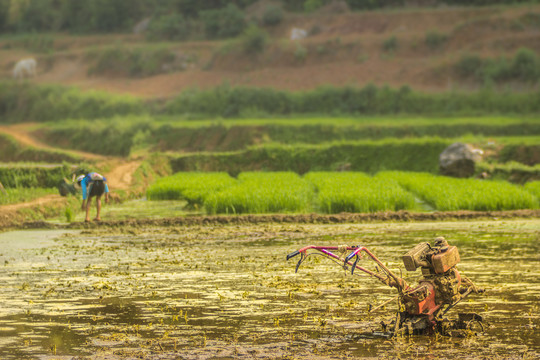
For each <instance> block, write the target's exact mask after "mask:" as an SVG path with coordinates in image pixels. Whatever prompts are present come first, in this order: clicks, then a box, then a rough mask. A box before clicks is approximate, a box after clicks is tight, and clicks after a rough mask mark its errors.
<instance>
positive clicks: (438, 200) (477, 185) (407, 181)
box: [378, 171, 539, 211]
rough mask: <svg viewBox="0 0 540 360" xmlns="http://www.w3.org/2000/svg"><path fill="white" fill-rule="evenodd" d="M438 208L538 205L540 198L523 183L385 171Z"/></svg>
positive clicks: (490, 208)
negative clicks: (523, 186) (522, 184)
mask: <svg viewBox="0 0 540 360" xmlns="http://www.w3.org/2000/svg"><path fill="white" fill-rule="evenodd" d="M378 175H379V176H384V177H385V178H388V179H394V180H395V181H397V182H398V183H399V184H400V185H401V186H403V187H404V188H405V189H407V190H408V191H411V192H413V193H414V194H416V195H417V196H418V197H420V198H422V199H423V200H424V201H425V202H426V203H428V204H429V205H431V206H433V207H434V208H435V209H437V210H444V211H448V210H449V211H452V210H476V211H494V210H516V209H536V208H538V207H539V201H538V199H537V198H536V197H535V196H534V195H533V194H531V193H530V192H528V191H527V190H525V189H523V188H522V187H521V186H519V185H513V184H510V183H508V182H504V181H491V180H480V179H456V178H450V177H445V176H436V175H432V174H428V173H409V172H399V171H391V172H382V173H380V174H378Z"/></svg>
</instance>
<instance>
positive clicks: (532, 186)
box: [524, 181, 540, 200]
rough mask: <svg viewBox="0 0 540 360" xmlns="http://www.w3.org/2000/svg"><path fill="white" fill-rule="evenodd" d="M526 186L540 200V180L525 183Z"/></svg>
mask: <svg viewBox="0 0 540 360" xmlns="http://www.w3.org/2000/svg"><path fill="white" fill-rule="evenodd" d="M524 188H525V190H527V191H528V192H530V193H531V194H533V195H534V196H536V197H537V198H538V199H539V200H540V181H531V182H528V183H526V184H525V186H524Z"/></svg>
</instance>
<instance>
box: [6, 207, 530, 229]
mask: <svg viewBox="0 0 540 360" xmlns="http://www.w3.org/2000/svg"><path fill="white" fill-rule="evenodd" d="M515 218H540V210H513V211H440V212H439V211H436V212H429V213H421V212H409V211H395V212H378V213H363V214H360V213H358V214H356V213H341V214H334V215H322V214H302V215H287V214H271V215H232V216H231V215H228V216H224V215H223V216H221V215H217V216H185V217H176V218H162V219H130V220H117V221H100V222H92V223H83V222H74V223H71V224H53V223H48V222H46V221H35V222H23V223H18V224H13V225H12V226H11V227H12V228H22V229H37V228H40V229H43V228H49V229H81V228H97V227H156V226H191V225H247V224H266V223H298V224H344V223H369V222H381V221H445V220H448V221H452V220H464V221H466V220H479V219H491V220H501V219H515ZM1 228H2V226H1V223H0V229H1Z"/></svg>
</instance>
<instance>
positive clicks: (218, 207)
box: [204, 172, 313, 214]
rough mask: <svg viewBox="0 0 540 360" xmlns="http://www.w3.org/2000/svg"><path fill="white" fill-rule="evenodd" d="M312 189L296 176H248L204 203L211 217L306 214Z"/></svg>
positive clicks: (262, 173) (294, 174)
mask: <svg viewBox="0 0 540 360" xmlns="http://www.w3.org/2000/svg"><path fill="white" fill-rule="evenodd" d="M312 198H313V189H312V187H311V186H310V185H309V184H308V183H307V182H306V180H304V179H302V178H301V177H300V176H299V175H298V174H296V173H293V172H272V173H265V172H245V173H241V174H240V175H239V176H238V183H237V184H236V185H235V186H232V187H229V188H224V189H223V190H221V191H220V192H217V193H214V194H211V195H210V196H208V197H207V199H206V201H205V204H204V205H205V208H206V211H207V212H208V213H210V214H216V213H226V214H241V213H253V214H261V213H280V212H306V211H308V210H309V209H310V203H311V199H312Z"/></svg>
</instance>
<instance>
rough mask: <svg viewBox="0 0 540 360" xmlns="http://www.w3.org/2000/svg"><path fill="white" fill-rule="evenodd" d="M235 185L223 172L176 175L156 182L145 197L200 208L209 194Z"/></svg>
mask: <svg viewBox="0 0 540 360" xmlns="http://www.w3.org/2000/svg"><path fill="white" fill-rule="evenodd" d="M235 183H236V180H234V179H233V178H231V177H230V176H229V174H227V173H224V172H220V173H212V172H210V173H197V172H194V173H177V174H174V175H172V176H168V177H165V178H161V179H159V180H158V181H156V182H155V183H154V184H153V185H151V186H150V187H149V188H148V189H147V191H146V196H147V197H148V199H149V200H186V201H188V203H189V204H190V205H192V206H201V205H202V204H203V202H204V200H205V199H206V197H207V196H208V195H209V194H211V193H214V192H216V191H219V190H221V189H223V188H226V187H230V186H233V185H234V184H235Z"/></svg>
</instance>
